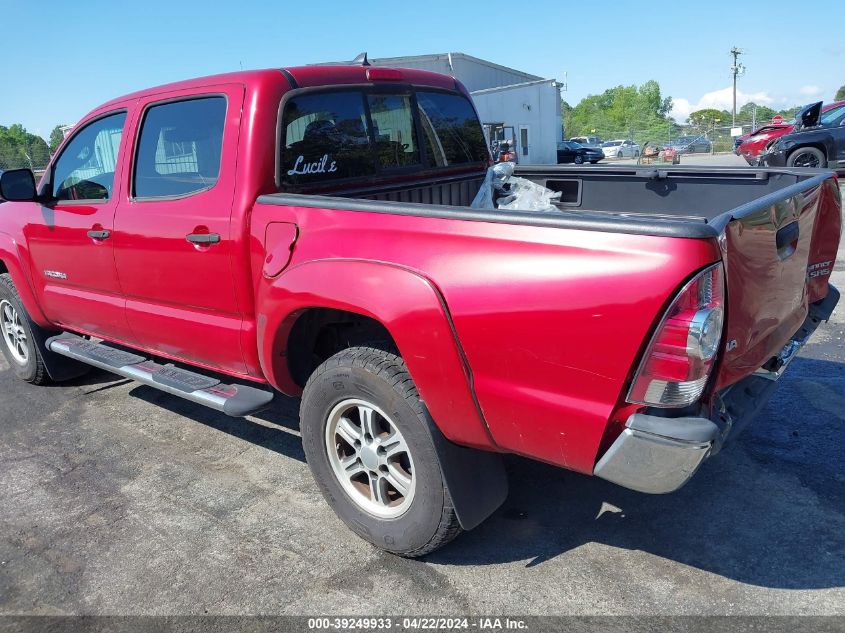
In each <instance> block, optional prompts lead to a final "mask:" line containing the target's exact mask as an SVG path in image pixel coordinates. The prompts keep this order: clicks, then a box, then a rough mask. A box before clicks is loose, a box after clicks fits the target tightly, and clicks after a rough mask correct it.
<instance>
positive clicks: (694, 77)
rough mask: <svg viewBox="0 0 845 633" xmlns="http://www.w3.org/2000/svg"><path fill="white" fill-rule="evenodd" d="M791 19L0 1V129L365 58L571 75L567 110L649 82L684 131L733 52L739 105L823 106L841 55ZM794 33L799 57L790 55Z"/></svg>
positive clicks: (761, 5)
mask: <svg viewBox="0 0 845 633" xmlns="http://www.w3.org/2000/svg"><path fill="white" fill-rule="evenodd" d="M831 7H832V5H828V6H827V9H825V8H824V7H818V8H817V9H816V10H817V11H819V12H820V13H821V14H822V15H823V14H824V13H825V11H829V10H830V9H831ZM814 11H815V10H814ZM800 13H801V8H800V3H799V4H796V3H795V2H794V1H789V2H787V1H779V0H768V1H766V2H762V1H761V2H758V1H743V2H737V1H736V0H734V1H727V2H723V1H722V0H710V1H709V2H704V3H700V2H687V1H681V0H675V1H674V2H664V1H661V0H648V1H647V2H634V1H626V0H617V1H613V0H605V1H603V2H584V1H578V2H571V1H567V0H557V1H555V2H513V1H511V2H498V1H494V0H487V1H485V2H476V1H472V2H468V1H459V0H452V1H450V2H441V1H440V0H427V1H426V2H409V1H407V0H393V1H391V2H380V1H369V2H351V1H348V0H346V1H344V2H335V1H332V0H311V1H309V0H298V1H295V2H292V1H286V0H276V1H275V2H272V1H256V2H249V1H248V0H242V1H241V2H225V1H221V0H203V1H197V0H184V1H183V0H170V1H168V2H162V1H159V0H148V1H141V2H133V1H132V0H126V1H121V0H110V1H102V0H93V1H85V0H76V1H74V2H58V1H56V0H47V1H38V2H34V1H33V0H25V1H21V0H0V59H2V68H3V81H2V83H0V125H10V124H12V123H23V124H24V126H25V127H26V128H27V129H29V131H31V132H34V133H37V134H41V135H42V136H47V135H48V134H49V133H50V130H51V129H52V127H53V126H54V125H56V124H58V123H72V122H75V121H76V120H78V119H79V118H80V117H81V116H83V115H84V114H85V113H86V112H87V111H89V110H90V109H92V108H94V107H95V106H97V105H98V104H100V103H102V102H103V101H106V100H108V99H110V98H112V97H115V96H119V95H121V94H124V93H127V92H131V91H133V90H137V89H140V88H145V87H149V86H154V85H157V84H161V83H166V82H169V81H175V80H178V79H184V78H187V77H194V76H200V75H207V74H213V73H218V72H226V71H231V70H238V69H239V68H241V67H243V68H244V69H248V68H266V67H278V66H293V65H299V64H307V63H312V62H319V61H329V60H339V59H351V58H352V57H354V56H355V55H356V54H357V53H359V52H360V51H363V50H366V51H368V52H369V54H370V56H371V57H393V56H400V55H414V54H423V53H442V52H447V51H452V52H464V53H468V54H470V55H475V56H477V57H482V58H485V59H489V60H491V61H494V62H497V63H500V64H503V65H506V66H512V67H514V68H518V69H520V70H525V71H527V72H531V73H534V74H537V75H542V76H544V77H554V78H557V79H560V80H562V79H563V76H564V72H566V73H567V81H568V87H569V89H568V91H567V92H565V93H563V98H564V99H566V100H567V101H569V102H570V103H571V104H573V105H574V104H575V103H577V102H578V101H579V100H580V99H581V98H583V97H585V96H586V95H588V94H595V93H598V92H601V91H603V90H604V89H606V88H609V87H612V86H615V85H619V84H626V85H627V84H640V83H642V82H644V81H647V80H648V79H656V80H658V81H659V82H660V85H661V87H662V88H663V91H664V93H665V94H668V95H671V96H672V97H673V98H674V99H675V101H676V104H677V106H676V110H675V112H674V114H675V115H676V116H677V117H678V118H680V119H683V118H684V117H685V116H686V114H688V112H689V111H690V110H694V109H696V108H697V107H698V106H701V107H710V106H715V107H728V108H729V107H730V106H729V104H730V101H729V100H730V90H728V88H729V86H730V84H731V76H730V71H729V67H730V56H729V55H728V51H729V50H730V48H731V46H738V47H740V48H743V49H745V50H746V54H745V55H744V56H743V57H742V61H743V62H744V64H745V65H746V67H747V69H748V71H747V73H746V74H745V76H744V77H742V78H741V79H740V83H739V90H740V104H741V103H742V102H743V101H745V100H748V98H753V99H754V100H756V101H757V102H758V103H764V104H767V105H770V106H772V107H776V108H780V107H785V106H790V105H795V104H799V103H807V102H810V101H813V100H815V99H816V98H819V99H825V100H831V99H832V98H833V94H834V92H835V91H836V89H837V88H838V87H839V86H840V85H842V84H845V40H843V39H842V38H841V37H838V35H837V33H839V31H840V29H839V28H838V27H836V28H833V27H834V24H839V21H840V20H841V16H838V15H833V14H831V16H830V18H831V20H833V22H832V23H825V22H824V21H823V20H820V19H818V18H813V19H812V20H811V21H810V22H805V21H804V20H803V19H802V17H801V15H800ZM796 23H799V24H801V26H800V28H799V29H798V30H796ZM796 32H800V33H801V37H800V46H798V47H797V49H798V50H800V51H801V52H800V55H799V54H795V53H792V54H791V53H790V51H791V50H793V49H795V48H796V47H795V46H793V43H795V42H796V39H795V38H796V35H795V33H796ZM813 32H817V33H818V36H816V37H813V36H812V35H810V34H811V33H813Z"/></svg>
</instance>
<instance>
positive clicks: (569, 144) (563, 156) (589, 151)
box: [557, 141, 604, 165]
mask: <svg viewBox="0 0 845 633" xmlns="http://www.w3.org/2000/svg"><path fill="white" fill-rule="evenodd" d="M602 158H604V152H603V151H601V149H598V148H594V147H584V146H583V145H581V143H576V142H575V141H561V142H559V143H558V144H557V162H558V164H560V163H575V164H576V165H581V164H583V163H593V164H595V163H597V162H599V161H600V160H601V159H602Z"/></svg>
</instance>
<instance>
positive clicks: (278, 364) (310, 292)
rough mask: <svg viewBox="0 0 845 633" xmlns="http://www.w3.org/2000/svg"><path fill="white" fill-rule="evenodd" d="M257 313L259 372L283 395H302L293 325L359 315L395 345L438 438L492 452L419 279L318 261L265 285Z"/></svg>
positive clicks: (459, 361) (433, 300)
mask: <svg viewBox="0 0 845 633" xmlns="http://www.w3.org/2000/svg"><path fill="white" fill-rule="evenodd" d="M257 305H258V319H257V321H258V328H257V329H258V331H257V335H258V352H259V361H260V363H261V368H262V370H263V372H264V376H265V377H266V378H267V379H268V381H269V382H270V383H271V384H272V385H273V386H274V387H276V388H277V389H279V390H280V391H282V392H283V393H287V394H290V395H298V394H299V393H300V392H301V388H300V387H299V385H297V384H295V383H294V381H293V379H292V377H291V375H290V372H289V370H288V365H287V360H286V355H285V353H286V344H287V340H288V337H289V335H290V332H291V328H292V327H293V325H294V323H295V322H296V320H297V318H299V316H300V315H301V314H302V313H303V312H304V311H305V310H307V309H309V308H331V309H336V310H344V311H346V312H353V313H356V314H361V315H363V316H366V317H369V318H371V319H374V320H376V321H378V322H379V323H381V324H382V325H383V326H384V327H385V328H386V329H387V331H388V332H389V333H390V335H391V336H392V337H393V340H394V342H395V343H396V345H397V347H398V348H399V352H400V353H401V355H402V358H403V359H404V360H405V364H406V365H407V366H408V371H409V372H410V373H411V376H412V377H413V379H414V382H415V384H416V386H417V389H418V390H419V393H420V397H421V398H422V400H423V402H424V403H425V405H426V407H427V408H428V410H429V412H430V413H431V415H432V417H433V418H434V420H435V421H436V423H437V426H438V428H440V430H441V431H442V432H443V434H444V435H445V436H446V437H447V438H448V439H449V440H451V441H453V442H456V443H458V444H464V445H468V446H474V447H478V448H486V449H488V450H491V449H493V450H495V443H494V442H493V439H492V437H491V435H490V433H489V431H488V429H487V424H486V423H485V422H484V420H483V417H482V414H481V409H480V407H479V406H478V403H477V401H476V399H475V396H474V393H473V389H472V373H471V371H470V368H469V365H468V363H467V362H466V359H465V357H464V355H463V350H462V349H461V347H460V343H459V341H458V339H457V336H456V334H455V331H454V328H453V326H452V322H451V319H450V316H449V314H448V309H447V307H446V304H445V301H444V300H443V297H442V295H441V294H440V292H439V291H438V290H437V288H436V287H435V286H434V284H433V283H432V282H431V281H429V280H428V279H426V278H425V277H423V276H422V275H420V274H418V273H416V272H414V271H412V270H409V269H406V268H403V267H401V266H396V265H393V264H386V263H381V262H373V261H368V260H351V259H332V260H317V261H312V262H307V263H305V264H301V265H299V266H295V267H293V268H290V269H288V270H286V271H285V272H283V273H282V274H281V275H279V276H278V277H276V278H274V279H272V280H268V279H263V280H262V282H261V283H260V284H259V288H258V293H257Z"/></svg>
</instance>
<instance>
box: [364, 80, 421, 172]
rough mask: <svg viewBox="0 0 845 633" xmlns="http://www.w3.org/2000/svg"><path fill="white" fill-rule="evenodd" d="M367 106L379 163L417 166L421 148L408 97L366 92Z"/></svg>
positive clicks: (380, 164)
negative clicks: (367, 93) (418, 143)
mask: <svg viewBox="0 0 845 633" xmlns="http://www.w3.org/2000/svg"><path fill="white" fill-rule="evenodd" d="M367 105H368V106H369V108H370V118H371V120H372V122H373V138H374V139H375V141H376V153H377V156H378V161H379V166H381V167H382V168H384V169H390V168H393V167H405V166H407V165H419V163H420V150H419V148H418V147H417V134H416V130H415V129H414V127H415V126H414V117H413V114H412V113H411V97H410V96H400V95H382V94H371V95H367Z"/></svg>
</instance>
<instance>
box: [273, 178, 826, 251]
mask: <svg viewBox="0 0 845 633" xmlns="http://www.w3.org/2000/svg"><path fill="white" fill-rule="evenodd" d="M515 175H516V176H520V177H523V178H527V179H529V180H532V181H534V182H536V183H538V184H541V185H543V186H545V187H548V188H549V189H552V190H554V191H560V192H561V198H560V202H559V203H558V204H557V205H556V206H557V208H558V209H559V210H560V211H561V213H559V214H555V213H550V212H532V211H499V210H488V209H473V208H471V207H470V204H471V202H472V200H473V198H474V197H475V194H476V193H477V192H478V189H479V187H480V186H481V183H482V181H483V174H482V175H479V174H477V173H476V174H469V175H458V176H450V177H445V178H444V177H440V178H433V179H430V180H417V181H415V182H414V183H413V184H412V185H408V184H407V183H400V184H388V185H384V184H382V185H370V186H367V187H357V188H353V189H344V190H339V191H334V192H332V194H331V195H330V196H327V195H315V194H310V193H299V194H291V193H280V194H271V195H268V196H262V198H261V202H265V203H269V204H290V205H296V206H304V207H321V208H343V209H348V210H350V211H355V210H357V211H366V212H373V213H391V214H399V215H411V216H422V217H439V218H451V219H460V220H475V221H482V222H496V223H505V224H527V225H533V226H550V227H551V226H557V227H561V228H571V229H581V230H599V231H610V232H616V233H633V234H641V235H656V236H666V237H689V238H707V237H716V236H717V235H718V234H719V233H721V232H722V231H723V230H724V228H725V226H726V225H727V224H728V222H730V221H731V220H732V219H734V218H737V217H740V216H742V215H743V214H748V213H752V212H754V211H757V210H760V209H763V208H765V207H767V206H771V205H772V204H774V203H775V202H777V201H779V200H784V199H786V198H790V197H791V196H794V195H796V194H799V193H801V192H802V191H805V190H807V189H811V188H812V187H814V186H816V185H818V184H820V183H821V182H822V181H824V180H825V179H826V178H829V177H830V174H829V173H828V172H819V170H814V169H800V168H791V169H771V168H769V169H748V168H738V167H710V168H706V169H702V168H700V167H678V166H673V167H667V168H662V169H657V168H652V167H649V166H630V167H628V166H626V167H616V166H590V167H577V166H576V167H573V166H562V165H561V166H543V165H528V166H520V167H517V168H516V171H515Z"/></svg>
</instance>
